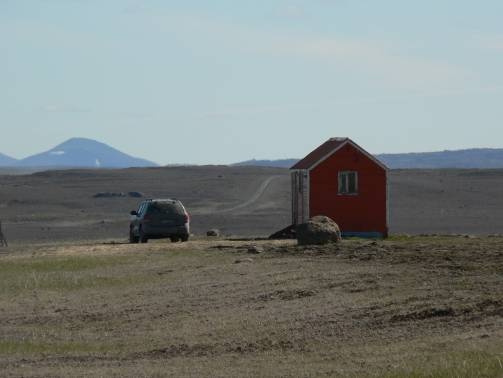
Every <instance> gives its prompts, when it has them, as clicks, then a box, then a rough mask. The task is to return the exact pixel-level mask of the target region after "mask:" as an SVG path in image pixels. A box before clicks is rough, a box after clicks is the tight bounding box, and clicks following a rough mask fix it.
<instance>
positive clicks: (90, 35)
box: [0, 0, 503, 165]
mask: <svg viewBox="0 0 503 378" xmlns="http://www.w3.org/2000/svg"><path fill="white" fill-rule="evenodd" d="M502 16H503V3H502V2H499V1H495V0H487V1H486V2H484V4H483V6H482V5H481V4H477V3H475V2H472V1H467V0H464V1H444V2H442V3H438V2H433V1H423V2H420V3H410V2H409V3H404V2H400V1H398V0H393V1H391V0H384V1H381V2H371V1H369V0H362V1H359V2H356V1H353V2H349V1H347V0H309V1H308V0H299V1H290V0H277V1H255V2H253V3H244V4H243V3H239V4H237V3H236V2H233V1H230V0H216V1H214V2H211V3H202V2H200V1H194V0H192V1H191V0H188V1H183V2H182V1H170V2H164V1H161V0H145V1H137V0H110V1H107V2H100V1H97V0H87V1H84V0H72V1H63V0H46V1H43V2H41V1H35V0H32V1H30V0H23V1H19V0H4V1H2V2H0V50H1V51H2V54H3V56H5V57H6V59H2V60H0V83H2V89H3V90H2V91H1V92H0V115H1V117H2V118H1V120H0V125H1V126H0V131H1V132H2V134H1V137H0V153H3V154H6V155H8V156H11V157H14V158H17V159H21V158H25V157H27V156H30V155H33V154H35V153H39V152H43V151H47V150H50V149H51V148H53V147H55V146H56V145H58V144H60V143H62V142H64V141H65V140H67V139H70V138H72V137H85V138H90V139H94V140H98V141H100V142H103V143H106V144H108V145H110V146H112V147H114V148H116V149H118V150H120V151H123V152H126V153H128V154H130V155H133V156H137V157H141V158H144V159H148V160H151V161H154V162H156V163H159V164H161V165H165V164H178V163H182V164H205V163H209V164H229V163H234V162H240V161H245V160H250V159H253V158H255V159H270V160H275V159H286V158H301V157H303V156H305V155H306V154H307V153H308V152H310V151H311V150H312V149H313V148H315V147H317V146H318V145H319V144H321V143H322V142H324V141H325V140H326V139H328V138H330V137H337V136H344V137H346V136H347V137H350V138H351V139H353V140H355V141H356V142H357V143H358V144H360V145H361V146H362V147H364V148H365V149H366V150H368V151H370V152H372V153H375V154H381V153H386V154H387V153H404V152H428V151H444V150H459V149H467V148H501V147H503V143H501V140H502V139H503V128H502V127H501V124H500V123H501V120H502V119H503V107H501V103H503V101H502V100H503V73H502V71H501V69H500V67H501V66H502V64H503V25H502V24H501V18H502Z"/></svg>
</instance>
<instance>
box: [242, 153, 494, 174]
mask: <svg viewBox="0 0 503 378" xmlns="http://www.w3.org/2000/svg"><path fill="white" fill-rule="evenodd" d="M375 157H376V158H377V159H379V160H380V161H382V162H383V163H384V164H386V166H388V168H391V169H412V168H424V169H439V168H480V169H484V168H486V169H487V168H503V149H501V148H473V149H468V150H457V151H439V152H417V153H405V154H380V155H375ZM298 160H299V159H281V160H255V159H253V160H248V161H243V162H241V163H236V164H233V165H258V166H266V167H281V168H290V167H291V166H293V165H294V164H295V163H296V162H297V161H298Z"/></svg>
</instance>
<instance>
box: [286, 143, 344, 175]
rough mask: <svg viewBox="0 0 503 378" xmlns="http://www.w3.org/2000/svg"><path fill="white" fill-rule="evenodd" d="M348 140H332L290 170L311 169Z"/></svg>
mask: <svg viewBox="0 0 503 378" xmlns="http://www.w3.org/2000/svg"><path fill="white" fill-rule="evenodd" d="M348 140H349V138H331V139H329V140H327V141H326V142H325V143H323V144H322V145H321V146H319V147H318V148H317V149H315V150H314V151H313V152H311V153H310V154H309V155H307V156H306V157H305V158H304V159H302V160H300V161H298V162H297V163H296V164H295V165H294V166H293V167H292V168H290V169H309V168H311V167H312V166H313V165H315V164H316V163H317V162H319V161H320V160H321V159H323V158H324V157H325V156H327V155H328V154H330V153H331V152H332V151H335V150H336V149H337V148H339V147H340V146H341V145H343V144H344V143H346V142H347V141H348Z"/></svg>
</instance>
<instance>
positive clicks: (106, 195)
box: [93, 192, 126, 198]
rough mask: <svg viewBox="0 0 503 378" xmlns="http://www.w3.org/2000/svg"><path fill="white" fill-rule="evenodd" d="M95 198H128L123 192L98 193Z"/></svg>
mask: <svg viewBox="0 0 503 378" xmlns="http://www.w3.org/2000/svg"><path fill="white" fill-rule="evenodd" d="M93 197H94V198H114V197H126V193H123V192H99V193H96V194H95V195H94V196H93Z"/></svg>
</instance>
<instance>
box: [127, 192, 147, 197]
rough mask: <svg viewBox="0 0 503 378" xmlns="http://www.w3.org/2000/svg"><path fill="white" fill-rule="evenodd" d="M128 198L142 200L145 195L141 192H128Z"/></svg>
mask: <svg viewBox="0 0 503 378" xmlns="http://www.w3.org/2000/svg"><path fill="white" fill-rule="evenodd" d="M127 195H128V196H129V197H132V198H143V197H145V195H144V194H143V193H142V192H128V194H127Z"/></svg>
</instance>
